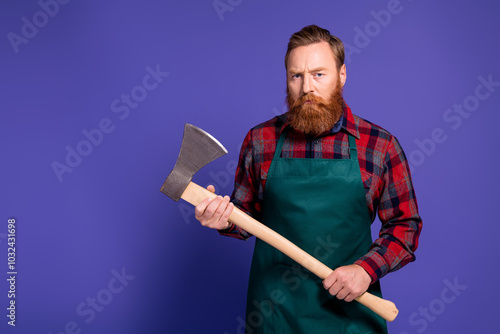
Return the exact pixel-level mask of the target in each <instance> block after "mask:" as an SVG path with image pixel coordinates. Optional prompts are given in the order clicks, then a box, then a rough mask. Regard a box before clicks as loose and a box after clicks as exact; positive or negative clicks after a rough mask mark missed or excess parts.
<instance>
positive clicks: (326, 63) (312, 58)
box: [288, 42, 336, 71]
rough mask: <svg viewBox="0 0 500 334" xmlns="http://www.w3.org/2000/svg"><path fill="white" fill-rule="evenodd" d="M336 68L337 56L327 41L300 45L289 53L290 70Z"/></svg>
mask: <svg viewBox="0 0 500 334" xmlns="http://www.w3.org/2000/svg"><path fill="white" fill-rule="evenodd" d="M319 67H323V68H327V69H332V70H334V69H335V68H336V62H335V56H334V54H333V51H332V48H331V47H330V44H328V43H327V42H319V43H313V44H309V45H304V46H299V47H296V48H295V49H293V50H292V51H290V54H289V55H288V71H304V70H310V69H314V68H319Z"/></svg>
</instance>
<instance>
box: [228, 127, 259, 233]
mask: <svg viewBox="0 0 500 334" xmlns="http://www.w3.org/2000/svg"><path fill="white" fill-rule="evenodd" d="M252 153H253V150H252V130H250V131H249V132H248V134H247V135H246V137H245V140H244V141H243V144H242V146H241V151H240V156H239V161H238V167H237V168H236V173H235V180H234V190H233V194H232V195H231V202H232V203H233V204H234V205H235V206H236V207H238V208H239V209H241V210H242V211H244V212H245V213H246V214H248V215H250V216H252V217H254V216H255V214H256V213H257V212H256V209H255V203H256V201H255V199H256V198H257V190H256V189H257V188H256V187H255V181H256V179H255V177H254V175H253V174H254V173H253V169H252V167H253V157H252ZM219 233H220V234H221V235H224V236H228V237H233V238H237V239H242V240H246V239H248V238H250V237H251V236H252V234H250V233H248V232H247V231H245V230H243V229H241V228H240V227H238V226H236V225H232V226H231V227H230V228H229V229H226V230H220V231H219Z"/></svg>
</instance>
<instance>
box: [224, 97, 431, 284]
mask: <svg viewBox="0 0 500 334" xmlns="http://www.w3.org/2000/svg"><path fill="white" fill-rule="evenodd" d="M287 115H288V113H285V114H283V115H280V116H277V117H274V118H273V119H271V120H269V121H267V122H264V123H262V124H259V125H258V126H256V127H254V128H252V129H251V130H250V131H249V132H248V134H247V135H246V137H245V140H244V142H243V145H242V148H241V152H240V157H239V163H238V168H237V169H236V175H235V187H234V191H233V194H232V196H231V201H232V202H233V203H234V204H235V205H236V206H238V207H239V208H240V209H242V210H243V211H245V212H246V213H248V214H249V215H251V216H253V217H254V218H255V219H257V220H260V219H259V218H260V214H261V208H262V201H263V197H264V189H265V186H266V179H267V172H268V171H269V167H270V165H271V161H272V159H273V156H274V151H275V149H276V145H277V143H278V140H279V137H280V134H281V132H282V131H283V129H284V128H285V127H287V126H289V124H288V122H287ZM347 133H350V134H352V135H354V136H355V137H356V139H357V140H356V146H357V150H358V160H359V166H360V170H361V177H362V180H363V185H364V188H365V193H366V205H367V207H368V211H369V214H370V216H371V218H372V221H373V220H374V219H375V215H376V212H378V216H379V219H380V221H381V222H382V226H381V229H380V233H379V238H378V239H376V240H375V241H374V242H373V244H372V246H371V249H370V251H369V252H368V253H367V254H365V255H364V256H363V257H361V258H360V259H358V260H357V261H356V262H355V263H356V264H359V265H360V266H362V267H363V268H364V269H365V270H366V271H367V272H368V274H369V275H370V276H371V277H372V282H375V281H376V280H378V279H380V278H381V277H382V276H384V275H385V274H387V273H388V272H392V271H395V270H398V269H399V268H401V267H403V266H405V265H406V264H407V263H409V262H412V261H414V260H415V255H414V251H415V250H416V249H417V246H418V237H419V234H420V231H421V228H422V220H421V218H420V216H419V214H418V207H417V200H416V198H415V191H414V189H413V184H412V181H411V176H410V169H409V166H408V162H407V160H406V157H405V154H404V152H403V150H402V148H401V146H400V144H399V142H398V140H397V139H396V137H394V136H393V135H391V134H390V133H389V132H388V131H386V130H384V129H382V128H381V127H379V126H377V125H375V124H373V123H370V122H368V121H366V120H364V119H362V118H361V117H358V116H356V115H353V114H352V113H351V109H350V108H349V106H347V105H344V111H343V115H342V117H341V119H340V120H339V122H338V123H337V124H336V126H334V127H333V129H332V130H331V131H329V132H326V133H324V134H322V135H321V136H319V137H317V138H311V137H308V136H305V135H304V134H303V133H300V132H298V131H294V130H293V129H291V128H290V131H289V132H288V135H287V137H286V140H285V143H284V145H283V150H282V157H284V158H320V159H348V158H349V141H348V135H347ZM220 233H221V234H222V235H227V236H231V237H235V238H239V239H247V238H249V237H250V236H251V235H250V234H249V233H248V232H246V231H244V230H242V229H240V228H239V227H237V226H235V225H233V226H232V227H231V228H230V229H228V230H225V231H220Z"/></svg>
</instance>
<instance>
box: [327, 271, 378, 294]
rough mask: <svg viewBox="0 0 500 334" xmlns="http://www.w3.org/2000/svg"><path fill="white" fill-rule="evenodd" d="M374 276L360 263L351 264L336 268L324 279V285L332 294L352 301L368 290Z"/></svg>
mask: <svg viewBox="0 0 500 334" xmlns="http://www.w3.org/2000/svg"><path fill="white" fill-rule="evenodd" d="M371 282H372V278H371V277H370V275H368V273H367V272H366V271H365V270H364V269H363V268H362V267H361V266H359V265H357V264H351V265H348V266H343V267H339V268H337V269H335V270H334V271H333V272H332V273H331V274H330V275H328V277H327V278H326V279H325V280H324V281H323V287H324V288H325V289H326V290H328V292H330V294H331V295H332V296H337V298H338V299H341V300H342V299H343V300H345V301H346V302H352V301H353V300H354V299H355V298H357V297H359V296H361V295H362V294H363V293H365V292H366V290H368V287H369V286H370V283H371Z"/></svg>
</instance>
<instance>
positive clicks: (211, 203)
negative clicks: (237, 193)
mask: <svg viewBox="0 0 500 334" xmlns="http://www.w3.org/2000/svg"><path fill="white" fill-rule="evenodd" d="M208 190H210V189H208ZM229 200H230V198H229V196H224V197H222V196H217V197H215V198H214V199H212V200H210V199H208V198H207V199H204V200H203V201H202V202H201V203H200V204H198V205H197V206H196V207H195V217H196V219H198V220H199V221H200V223H201V224H202V225H203V226H206V227H210V228H214V229H218V230H223V229H227V228H229V227H230V226H231V224H230V223H229V221H228V219H229V215H230V214H231V212H232V211H233V207H234V205H233V204H232V203H230V202H229Z"/></svg>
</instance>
